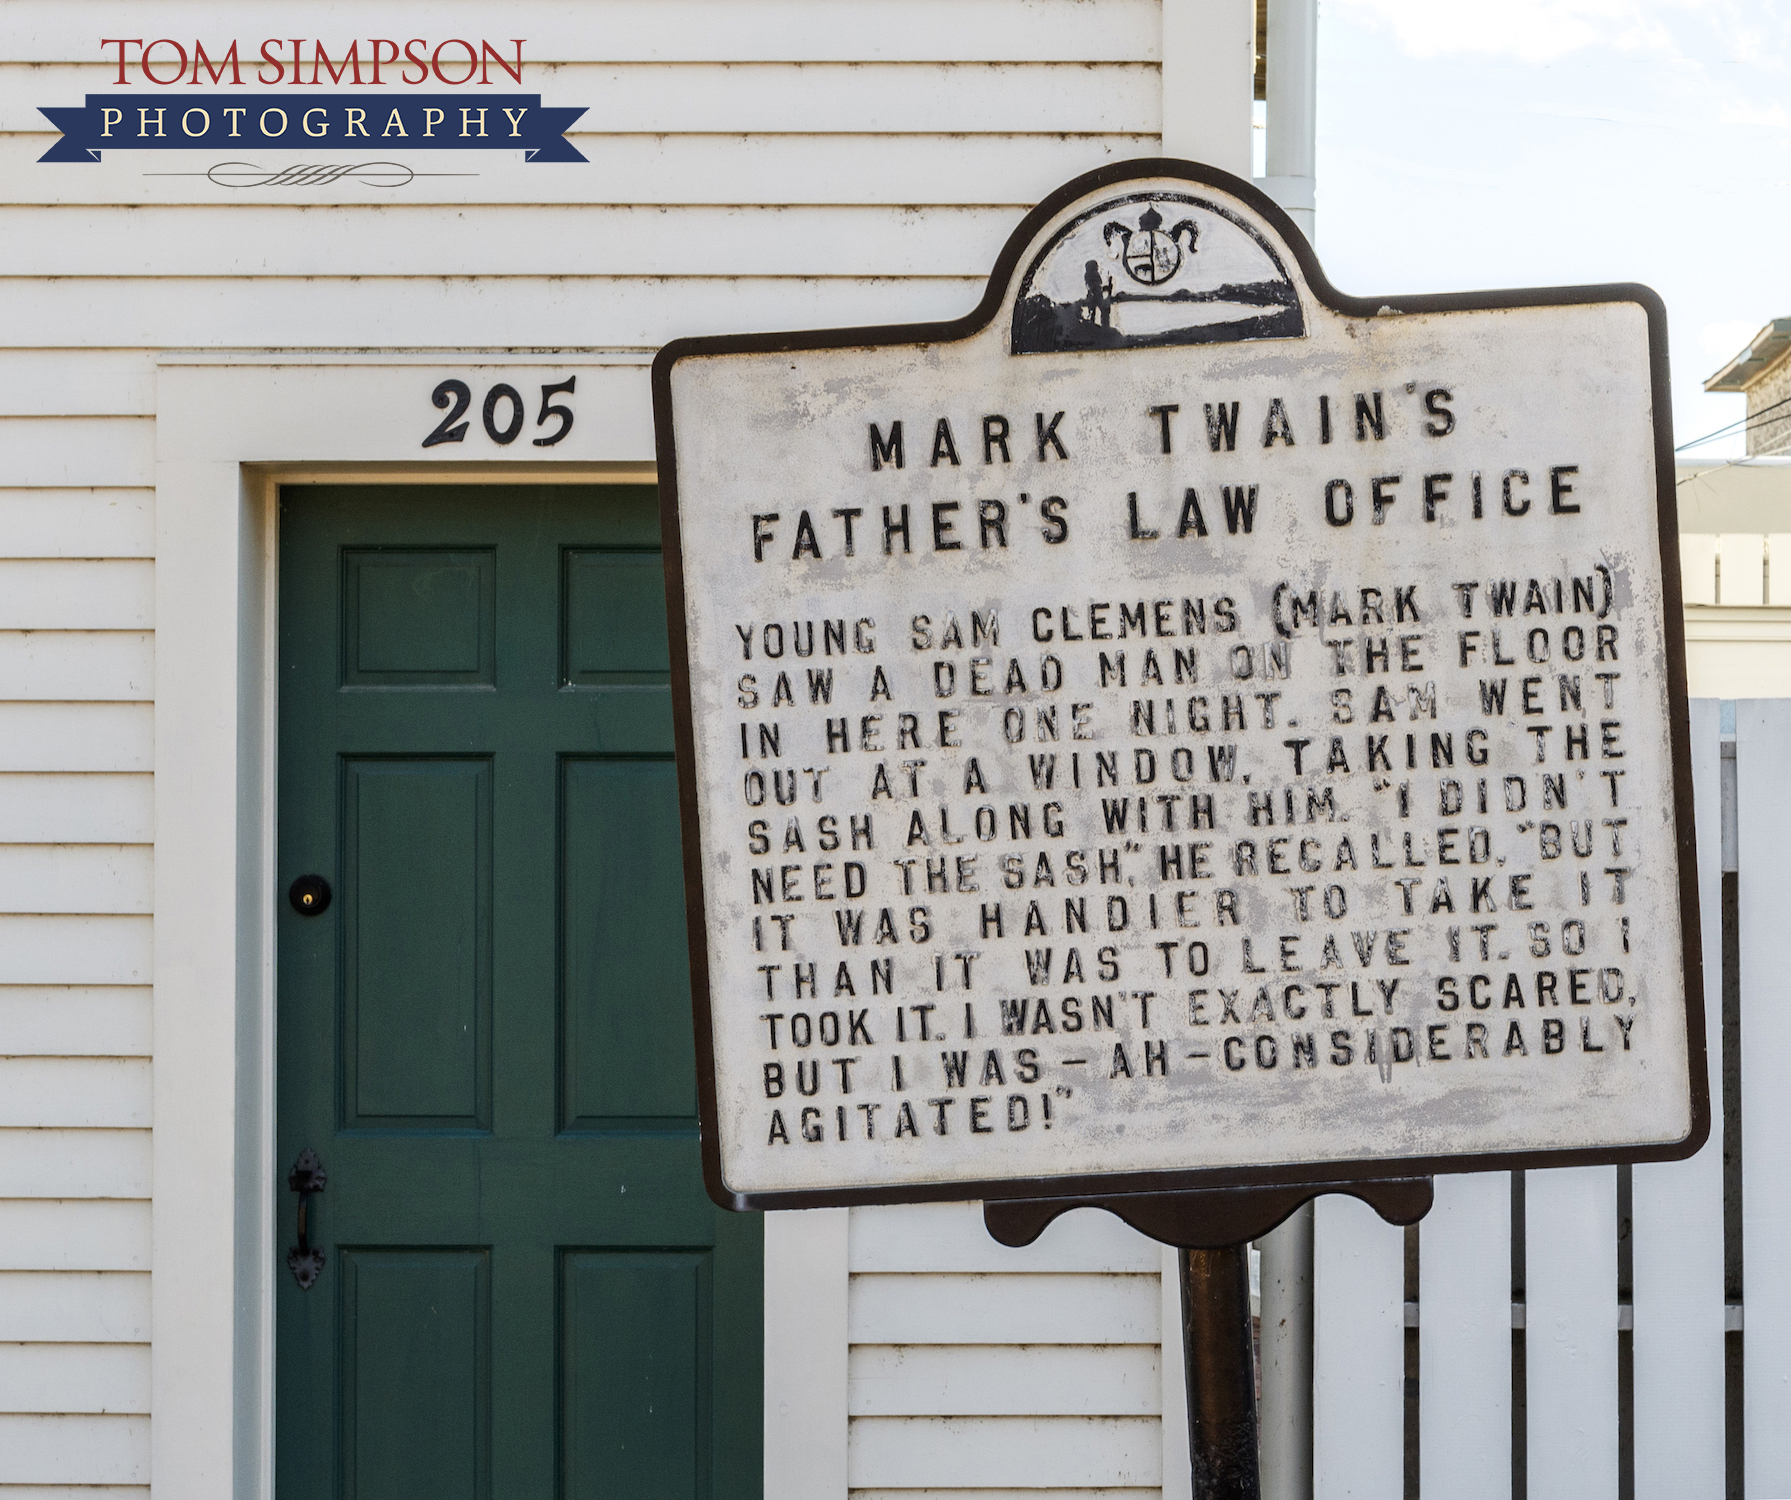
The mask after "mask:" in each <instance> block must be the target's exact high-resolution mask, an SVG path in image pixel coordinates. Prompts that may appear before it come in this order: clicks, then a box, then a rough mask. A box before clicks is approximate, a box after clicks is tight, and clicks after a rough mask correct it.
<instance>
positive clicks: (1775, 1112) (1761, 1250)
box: [1735, 698, 1791, 1500]
mask: <svg viewBox="0 0 1791 1500" xmlns="http://www.w3.org/2000/svg"><path fill="white" fill-rule="evenodd" d="M1735 800H1736V806H1737V811H1738V814H1739V816H1738V817H1737V819H1736V823H1737V828H1736V834H1737V849H1736V852H1737V856H1738V862H1739V870H1738V872H1737V879H1736V887H1737V891H1736V894H1737V900H1738V903H1739V912H1738V916H1739V919H1740V929H1741V931H1740V938H1741V1118H1742V1122H1743V1123H1742V1136H1741V1215H1742V1225H1741V1274H1742V1277H1743V1278H1744V1279H1743V1282H1742V1301H1743V1304H1744V1308H1745V1316H1746V1320H1747V1321H1746V1326H1745V1328H1744V1330H1743V1334H1742V1340H1743V1342H1742V1347H1743V1349H1744V1350H1745V1351H1746V1354H1745V1360H1746V1366H1747V1370H1746V1376H1745V1381H1744V1386H1743V1390H1744V1392H1745V1401H1746V1405H1747V1414H1746V1423H1747V1444H1746V1451H1747V1460H1746V1462H1747V1484H1746V1493H1747V1494H1748V1495H1749V1496H1750V1497H1753V1496H1759V1497H1762V1500H1764V1497H1769V1496H1779V1495H1791V1421H1787V1420H1786V1414H1787V1413H1788V1412H1791V1277H1787V1276H1786V1274H1785V1259H1786V1246H1787V1245H1791V1089H1787V1088H1786V1087H1785V1076H1784V1075H1785V1064H1784V1059H1785V1057H1786V1056H1787V1055H1791V1005H1788V1004H1786V1000H1785V973H1786V970H1787V968H1791V922H1787V921H1786V920H1785V895H1784V891H1785V884H1784V880H1785V877H1784V868H1783V860H1784V851H1785V849H1786V848H1787V846H1791V700H1787V699H1782V698H1773V699H1767V698H1761V699H1752V700H1748V701H1744V702H1741V703H1737V704H1736V705H1735Z"/></svg>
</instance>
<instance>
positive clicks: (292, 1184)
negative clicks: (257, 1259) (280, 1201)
mask: <svg viewBox="0 0 1791 1500" xmlns="http://www.w3.org/2000/svg"><path fill="white" fill-rule="evenodd" d="M329 1180H330V1174H329V1173H328V1172H326V1171H324V1169H323V1163H322V1162H320V1161H319V1160H318V1159H317V1153H316V1152H315V1151H313V1150H312V1149H311V1148H310V1147H309V1146H307V1147H305V1149H304V1150H303V1151H301V1152H299V1154H298V1160H297V1161H295V1162H294V1163H293V1164H292V1170H291V1171H290V1172H288V1173H287V1174H286V1186H287V1187H289V1188H291V1189H292V1191H293V1192H295V1193H297V1194H298V1195H299V1201H298V1246H297V1248H295V1249H292V1250H288V1251H287V1252H286V1269H287V1270H289V1271H291V1272H292V1279H293V1280H294V1281H296V1282H297V1283H298V1284H299V1290H300V1291H302V1292H308V1291H310V1290H311V1288H312V1286H313V1285H314V1284H315V1283H316V1281H317V1278H318V1277H319V1276H320V1275H322V1274H323V1251H321V1250H315V1249H313V1248H312V1247H311V1240H310V1225H309V1218H310V1212H309V1210H310V1207H311V1194H313V1193H321V1192H322V1191H323V1190H324V1187H325V1185H326V1184H327V1183H328V1182H329Z"/></svg>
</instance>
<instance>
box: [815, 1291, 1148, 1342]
mask: <svg viewBox="0 0 1791 1500" xmlns="http://www.w3.org/2000/svg"><path fill="white" fill-rule="evenodd" d="M1158 1297H1159V1284H1158V1281H1157V1278H1156V1277H1155V1276H1154V1275H1152V1276H1112V1275H1089V1276H1054V1277H1052V1278H1051V1280H1050V1282H1049V1283H1048V1284H1046V1283H1042V1282H1041V1281H1040V1280H1039V1278H1037V1277H1031V1276H953V1275H944V1276H940V1275H929V1276H928V1277H927V1278H926V1280H925V1282H924V1283H917V1282H916V1281H915V1280H914V1278H912V1277H910V1276H866V1275H858V1276H854V1277H853V1278H852V1288H851V1291H850V1293H849V1302H848V1310H847V1316H848V1318H849V1320H850V1322H849V1325H848V1326H849V1328H850V1331H851V1338H852V1342H853V1343H854V1344H905V1343H914V1344H1092V1343H1103V1342H1110V1341H1111V1342H1120V1343H1128V1344H1141V1343H1152V1344H1154V1343H1155V1342H1157V1339H1158V1336H1159V1327H1160V1323H1159V1312H1160V1309H1159V1307H1158Z"/></svg>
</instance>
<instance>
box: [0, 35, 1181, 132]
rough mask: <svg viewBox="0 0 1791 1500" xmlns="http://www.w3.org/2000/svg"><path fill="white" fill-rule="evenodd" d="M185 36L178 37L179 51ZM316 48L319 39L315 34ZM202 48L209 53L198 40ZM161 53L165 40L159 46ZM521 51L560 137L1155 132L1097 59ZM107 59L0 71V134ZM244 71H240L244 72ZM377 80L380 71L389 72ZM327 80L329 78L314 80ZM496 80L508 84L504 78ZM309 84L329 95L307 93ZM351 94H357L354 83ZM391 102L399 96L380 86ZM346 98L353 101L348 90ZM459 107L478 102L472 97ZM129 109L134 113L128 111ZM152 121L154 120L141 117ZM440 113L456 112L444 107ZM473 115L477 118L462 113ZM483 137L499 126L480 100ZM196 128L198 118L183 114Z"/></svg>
mask: <svg viewBox="0 0 1791 1500" xmlns="http://www.w3.org/2000/svg"><path fill="white" fill-rule="evenodd" d="M191 45H192V44H191V40H190V39H189V41H188V42H187V46H188V47H189V48H190V47H191ZM325 45H326V47H327V46H328V45H329V44H328V42H327V41H326V43H325ZM207 50H208V51H209V50H210V49H209V44H208V48H207ZM162 52H163V53H164V54H166V53H167V49H166V48H164V49H162ZM527 55H528V54H527V49H526V48H525V50H524V74H523V76H524V77H525V78H526V79H528V80H529V82H528V89H529V91H530V92H531V93H533V92H535V91H537V90H539V92H540V93H541V95H542V99H543V102H544V103H547V104H549V105H554V104H574V103H576V104H580V105H583V106H585V113H584V114H583V115H582V116H580V117H579V119H578V120H576V121H575V122H574V123H573V125H572V128H571V130H570V131H568V132H567V133H568V135H569V136H571V138H572V139H573V141H574V142H575V143H576V142H577V140H578V138H579V137H580V136H584V135H594V134H608V133H612V132H622V133H629V134H636V133H640V134H654V135H663V134H670V133H680V134H688V133H690V132H693V131H703V132H716V133H721V132H738V131H753V132H755V133H761V132H769V133H775V134H793V133H797V132H800V133H803V134H809V133H814V134H825V135H831V134H837V133H838V132H840V131H857V132H878V133H890V134H902V133H913V132H921V133H926V132H935V131H945V130H949V131H953V132H963V133H965V134H974V133H983V132H989V131H1001V132H1009V131H1025V132H1045V133H1054V132H1058V131H1083V132H1086V131H1091V130H1104V131H1105V130H1113V131H1154V130H1158V129H1160V128H1161V122H1162V95H1161V88H1160V84H1159V81H1158V79H1159V75H1158V69H1157V66H1156V65H1155V64H1154V63H1148V62H1119V63H1114V62H1108V63H1084V62H1070V63H1056V64H1043V65H1041V64H1038V63H977V62H969V63H963V62H954V63H794V64H792V63H787V62H782V61H779V62H771V63H739V62H727V63H719V64H716V63H710V64H702V63H698V64H694V65H693V64H690V63H629V64H623V65H620V66H617V65H614V64H609V63H575V62H562V63H558V64H555V65H552V66H540V65H532V64H529V63H528V62H527ZM132 71H133V76H135V77H136V78H137V81H136V82H135V83H133V84H131V85H130V86H129V87H130V88H131V89H132V90H133V91H134V92H135V93H138V94H142V95H143V96H144V98H143V102H144V103H145V104H149V105H152V106H168V105H174V106H175V107H174V108H172V109H169V110H168V112H167V114H166V115H164V116H163V119H164V121H165V124H164V127H163V128H164V129H174V128H176V126H175V122H176V121H177V120H179V119H180V118H181V112H182V111H184V110H186V109H190V108H194V107H200V108H207V109H209V111H210V112H211V118H212V119H213V120H217V121H219V126H220V128H228V127H227V126H226V125H225V124H224V121H223V120H222V119H220V117H219V116H218V114H217V110H218V108H219V106H220V105H228V104H229V103H230V102H231V101H230V100H229V99H228V98H225V97H223V96H221V95H219V94H217V93H216V92H214V91H213V90H211V89H209V88H207V89H205V90H204V91H203V92H204V93H206V94H208V95H210V96H211V97H207V98H201V97H197V96H195V97H193V98H179V99H176V98H174V97H167V96H164V97H158V98H155V99H153V100H152V99H150V98H149V97H148V88H147V86H146V85H145V84H144V83H143V81H142V78H141V75H138V74H136V73H135V70H134V69H133V70H132ZM117 76H118V69H117V65H116V64H115V63H103V62H94V63H88V64H85V65H70V64H62V65H61V66H55V67H48V68H30V67H21V66H19V65H18V64H11V65H6V66H0V132H5V133H7V134H14V133H27V134H35V135H41V134H43V133H44V131H45V130H46V128H47V123H48V122H47V121H46V120H45V119H44V117H43V116H42V115H41V114H39V113H38V106H39V105H40V104H43V103H45V102H46V101H48V100H51V99H58V100H60V99H78V98H80V97H82V96H83V95H85V94H88V93H100V92H121V91H120V90H118V88H117V82H116V80H117ZM244 76H245V78H246V77H247V75H246V74H245V75H244ZM385 76H386V77H387V78H389V77H390V76H391V74H390V72H389V65H388V71H387V72H386V73H385ZM323 77H324V79H325V80H327V78H328V75H327V74H324V75H323ZM504 83H505V86H506V87H507V88H512V89H513V88H514V84H512V83H510V81H509V80H508V79H505V80H504ZM319 92H320V93H328V92H331V90H328V89H320V90H319ZM356 92H357V95H359V94H363V93H366V92H368V91H367V90H365V89H362V90H358V91H356ZM382 92H383V93H386V94H390V95H391V97H392V100H393V102H394V103H396V102H397V100H398V97H399V95H400V94H401V93H402V92H403V90H402V88H400V89H397V90H392V89H383V90H382ZM356 102H357V103H359V102H362V101H361V100H360V98H358V97H357V100H356ZM466 103H467V104H468V105H470V106H474V107H477V106H478V104H479V103H480V101H479V99H477V98H476V97H472V96H471V95H469V96H468V98H467V100H466ZM133 118H134V117H133ZM152 118H153V116H152ZM381 118H382V117H381V115H380V114H377V113H370V114H369V116H368V122H369V126H370V128H371V130H372V132H373V139H375V140H387V143H388V144H389V140H395V139H396V136H394V137H391V138H389V140H388V138H384V137H382V136H381V135H380V131H381V129H382V126H381V123H380V122H381ZM453 118H456V119H457V118H458V117H457V116H455V117H453ZM475 118H476V117H475ZM488 118H489V119H490V121H491V122H492V123H491V124H490V125H488V127H487V128H488V129H491V130H492V131H493V133H494V134H496V133H498V132H500V131H507V130H509V129H510V126H509V125H508V124H507V123H505V122H504V117H503V116H501V115H499V114H498V112H497V111H496V110H495V109H493V110H491V112H490V115H489V117H488ZM192 123H193V124H194V126H195V127H197V126H198V124H199V122H198V121H197V120H194V121H193V122H192Z"/></svg>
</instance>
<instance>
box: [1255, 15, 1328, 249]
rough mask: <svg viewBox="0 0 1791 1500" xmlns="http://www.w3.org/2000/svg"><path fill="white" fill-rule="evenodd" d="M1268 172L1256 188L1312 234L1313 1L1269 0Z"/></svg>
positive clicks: (1314, 139)
mask: <svg viewBox="0 0 1791 1500" xmlns="http://www.w3.org/2000/svg"><path fill="white" fill-rule="evenodd" d="M1268 75H1269V77H1268V84H1269V89H1268V92H1269V98H1268V118H1267V120H1266V122H1265V123H1266V125H1267V134H1268V140H1267V142H1266V143H1265V144H1266V146H1267V150H1266V152H1265V153H1264V169H1265V171H1266V172H1267V174H1268V175H1267V176H1266V177H1264V178H1263V180H1262V183H1261V186H1262V189H1263V191H1264V192H1266V193H1267V194H1268V195H1269V196H1270V197H1271V198H1273V199H1274V200H1275V201H1276V202H1277V203H1279V204H1280V205H1281V206H1282V207H1283V208H1285V209H1286V210H1287V213H1288V217H1289V218H1291V219H1292V220H1293V221H1294V223H1296V224H1298V225H1299V226H1300V230H1301V232H1302V233H1303V234H1304V235H1305V236H1306V238H1307V239H1311V238H1312V217H1313V191H1314V179H1315V177H1316V176H1317V166H1316V163H1317V159H1318V0H1269V55H1268Z"/></svg>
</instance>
